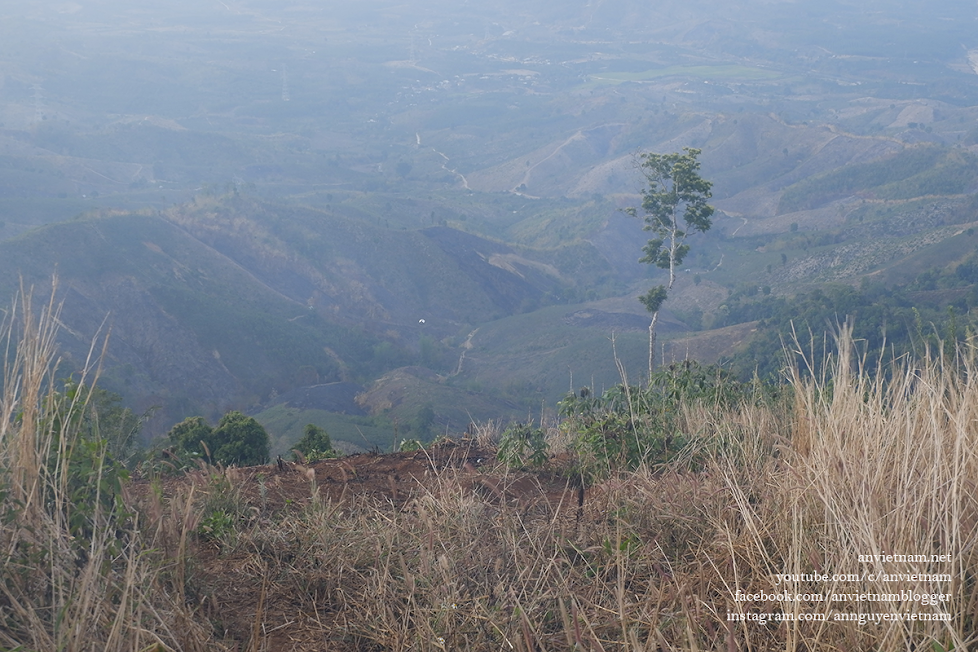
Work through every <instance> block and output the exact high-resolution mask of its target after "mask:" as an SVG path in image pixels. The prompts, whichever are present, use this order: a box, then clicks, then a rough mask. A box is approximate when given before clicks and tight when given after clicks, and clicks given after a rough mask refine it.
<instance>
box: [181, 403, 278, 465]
mask: <svg viewBox="0 0 978 652" xmlns="http://www.w3.org/2000/svg"><path fill="white" fill-rule="evenodd" d="M168 436H169V438H170V441H171V442H172V444H173V446H174V448H175V449H176V452H177V454H178V455H179V456H180V457H181V458H183V461H184V462H185V463H186V462H187V461H188V460H192V459H194V458H201V459H204V460H206V461H207V462H210V463H212V464H218V463H219V464H234V465H237V466H253V465H256V464H264V463H265V462H267V461H268V433H267V432H265V429H264V428H263V427H262V425H261V424H260V423H258V422H257V421H255V420H254V419H253V418H252V417H249V416H246V415H244V414H242V413H241V412H237V411H234V412H228V413H227V414H225V415H224V416H223V417H221V421H220V423H218V424H217V428H211V427H210V426H209V425H208V424H207V422H206V421H205V420H204V419H203V417H188V418H186V419H184V420H183V421H181V422H180V423H178V424H177V425H175V426H174V427H173V428H172V429H171V430H170V432H169V435H168Z"/></svg>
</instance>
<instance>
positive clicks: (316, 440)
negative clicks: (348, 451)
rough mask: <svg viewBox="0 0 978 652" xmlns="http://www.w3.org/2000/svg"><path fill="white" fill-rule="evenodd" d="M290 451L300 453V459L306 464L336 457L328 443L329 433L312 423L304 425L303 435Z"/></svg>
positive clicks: (331, 445) (330, 442)
mask: <svg viewBox="0 0 978 652" xmlns="http://www.w3.org/2000/svg"><path fill="white" fill-rule="evenodd" d="M292 449H293V450H296V451H299V452H300V453H302V457H303V458H305V460H306V461H307V462H315V461H316V460H325V459H329V458H331V457H336V456H337V455H336V451H334V450H333V442H332V441H330V438H329V433H327V432H326V431H325V430H324V429H323V428H320V427H319V426H317V425H314V424H312V423H307V424H306V428H305V434H304V435H303V436H302V439H300V440H299V441H298V442H297V443H296V445H295V446H293V447H292Z"/></svg>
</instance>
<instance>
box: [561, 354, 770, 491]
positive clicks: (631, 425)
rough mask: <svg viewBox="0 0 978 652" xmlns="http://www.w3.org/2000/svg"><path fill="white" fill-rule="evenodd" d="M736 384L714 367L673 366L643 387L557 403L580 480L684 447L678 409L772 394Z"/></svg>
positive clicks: (687, 435)
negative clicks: (568, 436)
mask: <svg viewBox="0 0 978 652" xmlns="http://www.w3.org/2000/svg"><path fill="white" fill-rule="evenodd" d="M762 389H765V390H766V393H767V394H768V396H765V395H764V393H765V392H758V383H755V382H751V383H741V382H739V381H737V380H736V379H734V378H733V377H732V376H731V375H730V373H729V372H727V371H725V370H724V369H722V368H720V367H717V366H715V365H713V366H709V367H704V366H702V365H700V364H699V363H697V362H696V361H692V360H687V361H684V362H680V363H674V364H671V365H669V366H668V367H665V368H663V369H660V370H659V371H656V372H655V373H654V374H653V376H652V379H651V382H649V384H648V385H647V386H644V387H632V386H625V385H617V386H615V387H613V388H611V389H609V390H608V391H606V392H605V393H604V394H602V395H601V396H593V395H591V394H590V392H588V391H587V390H582V391H581V394H580V395H579V396H578V395H576V394H570V395H568V396H567V397H566V398H565V399H564V400H563V401H561V403H560V414H561V416H562V418H563V424H562V427H563V428H564V429H565V430H567V431H568V432H570V433H571V434H572V435H573V438H574V442H575V443H574V448H575V451H576V453H577V455H578V458H579V459H578V464H579V470H580V473H581V475H582V476H583V477H585V478H587V479H595V478H599V477H606V476H608V475H609V474H611V473H612V472H615V471H619V470H633V469H637V468H639V467H642V466H648V467H655V466H658V465H662V464H665V463H668V462H670V461H672V460H673V459H674V458H675V457H676V456H677V455H678V454H679V453H680V452H681V451H682V450H683V449H684V447H685V446H686V445H687V444H688V443H689V441H690V440H691V437H692V435H693V434H694V433H691V432H689V429H688V427H687V424H686V421H685V418H684V413H683V407H684V406H688V405H691V404H696V403H700V404H706V405H710V406H714V407H723V408H733V407H736V406H737V405H739V404H741V403H744V402H745V401H750V400H756V399H758V398H761V399H766V398H769V397H770V395H776V394H777V393H778V389H777V388H776V387H774V386H773V385H771V386H767V387H762Z"/></svg>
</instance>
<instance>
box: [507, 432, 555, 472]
mask: <svg viewBox="0 0 978 652" xmlns="http://www.w3.org/2000/svg"><path fill="white" fill-rule="evenodd" d="M496 458H497V459H498V460H499V461H500V462H502V463H503V464H505V465H506V466H508V467H510V468H526V467H533V468H540V467H541V466H543V465H544V464H546V462H547V440H546V439H545V438H544V435H543V430H540V429H539V428H531V427H530V426H528V425H526V424H523V423H520V424H517V425H515V426H513V427H512V428H509V429H507V430H506V432H504V433H503V436H502V438H501V439H500V440H499V450H498V451H497V453H496Z"/></svg>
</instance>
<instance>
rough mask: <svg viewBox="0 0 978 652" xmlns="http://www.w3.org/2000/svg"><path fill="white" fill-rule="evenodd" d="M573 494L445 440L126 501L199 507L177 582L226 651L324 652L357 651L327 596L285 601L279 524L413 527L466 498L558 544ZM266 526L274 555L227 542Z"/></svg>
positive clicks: (149, 490) (161, 485) (145, 490)
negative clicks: (364, 517)
mask: <svg viewBox="0 0 978 652" xmlns="http://www.w3.org/2000/svg"><path fill="white" fill-rule="evenodd" d="M554 468H559V463H558V465H557V466H556V467H554ZM579 484H580V483H579V482H575V481H574V480H573V479H571V478H570V477H569V476H568V474H566V473H561V472H560V471H559V470H552V471H548V472H536V473H523V472H512V471H509V470H508V469H507V468H506V467H505V466H503V465H501V464H499V463H498V462H497V460H496V454H495V447H494V446H492V445H491V444H490V443H489V442H488V441H485V440H483V441H482V442H481V443H480V442H479V441H476V440H474V439H460V440H450V439H446V440H442V441H441V442H440V443H438V444H436V445H434V446H432V447H431V448H429V449H427V450H418V451H411V452H401V453H393V454H387V455H379V454H372V453H365V454H357V455H351V456H348V457H343V458H337V459H329V460H320V461H317V462H313V463H310V464H300V463H296V462H286V461H278V462H273V463H272V464H269V465H265V466H255V467H246V468H230V469H218V468H215V467H208V468H204V469H200V470H197V471H195V472H192V473H189V474H187V475H185V476H180V477H171V478H167V479H165V480H163V481H158V483H156V484H154V483H151V482H150V481H148V480H137V481H136V482H135V483H134V484H133V486H132V490H133V493H134V495H135V497H136V502H137V504H139V505H141V507H142V509H145V510H146V511H147V512H148V513H150V514H152V513H154V512H156V513H157V514H159V513H161V512H160V510H161V508H162V506H163V504H171V505H172V504H174V501H175V502H176V504H180V501H181V496H183V497H187V496H196V501H197V502H196V503H195V504H197V505H202V506H203V509H202V511H201V513H200V514H199V515H198V516H197V519H198V520H197V522H196V524H195V527H196V531H197V532H198V533H199V534H200V536H199V537H195V538H194V540H192V541H191V543H190V544H189V545H190V547H191V550H190V551H189V553H190V557H191V558H192V559H193V560H194V561H193V573H194V578H193V579H192V580H188V581H189V582H190V583H191V584H192V585H194V586H197V587H200V594H199V595H198V596H197V600H196V602H197V605H196V606H197V609H198V615H201V616H205V617H206V618H207V619H209V620H210V621H211V622H212V623H213V624H214V626H215V630H216V632H217V633H218V634H221V633H223V638H224V639H225V642H226V643H228V644H229V645H230V646H231V648H232V649H235V648H234V646H235V645H240V644H244V643H245V642H247V641H251V644H250V647H249V648H247V649H264V650H321V649H330V650H334V649H364V648H362V647H361V645H362V644H363V641H361V640H360V639H359V638H358V637H356V636H351V633H350V628H349V627H348V623H346V622H345V618H347V617H348V616H349V613H348V611H345V610H341V609H336V608H335V605H332V604H331V598H330V597H329V596H321V597H322V599H321V600H310V597H311V594H310V592H299V591H294V590H291V587H290V583H289V582H282V581H281V579H282V578H281V575H282V573H283V568H282V566H279V567H278V568H277V570H270V568H269V567H270V566H272V567H274V566H276V564H275V563H274V562H273V563H271V564H269V562H268V559H269V558H271V559H274V560H276V561H279V562H281V561H282V560H283V559H286V560H289V561H291V557H292V556H293V555H295V554H296V553H297V552H298V551H297V549H296V548H297V547H298V548H301V547H303V543H302V542H301V541H300V540H296V539H294V538H293V539H286V538H285V536H284V533H285V532H290V531H291V527H290V526H289V525H287V524H288V523H290V522H297V521H304V520H305V515H306V514H308V513H309V512H314V511H319V510H323V511H325V512H333V513H336V512H339V514H340V515H342V514H343V513H344V512H346V513H347V514H349V515H351V516H352V515H353V514H355V513H358V512H363V510H367V511H368V512H369V513H370V515H371V516H372V517H373V518H376V519H379V520H381V521H383V520H385V519H392V520H395V519H398V518H403V517H405V516H407V517H408V518H412V517H417V516H418V515H419V514H420V513H422V512H423V511H424V507H422V504H423V503H425V502H426V501H427V502H430V500H431V499H440V498H444V496H445V494H446V493H449V494H455V495H457V496H460V497H463V498H464V497H465V496H471V497H472V498H474V499H475V500H477V501H478V502H479V503H480V504H484V505H485V506H486V507H487V509H490V510H494V511H495V512H496V515H497V516H498V514H499V513H500V512H504V511H507V510H513V511H514V513H518V514H519V515H520V518H521V519H525V520H526V521H527V522H529V521H538V522H539V521H542V522H544V523H546V522H550V521H552V522H558V521H559V522H560V523H561V524H562V525H561V528H562V529H566V531H567V533H568V534H569V533H570V532H571V531H572V530H573V529H575V528H576V527H577V526H578V525H579V524H580V522H581V521H582V519H587V518H593V516H594V515H593V514H591V512H593V510H591V509H590V508H589V507H588V508H587V509H586V508H585V505H584V493H585V492H584V490H583V489H581V488H580V487H579ZM597 493H598V494H600V493H601V492H600V490H599V491H597ZM161 499H162V500H161ZM191 501H192V502H193V499H192V498H191ZM602 511H603V510H598V515H600V513H602ZM215 514H217V515H218V516H215ZM225 516H226V517H227V519H228V520H224V519H225ZM487 516H488V515H487ZM239 519H240V521H239ZM161 520H162V519H161ZM232 520H233V522H232ZM242 522H243V523H244V526H242V525H241V523H242ZM276 523H279V524H280V525H281V531H282V532H283V538H282V539H281V540H280V541H279V542H277V544H276V545H279V546H281V548H279V549H275V550H257V551H256V549H255V548H254V547H253V546H252V545H248V544H250V543H252V542H251V541H246V540H249V539H250V536H242V535H240V534H239V533H236V530H238V529H241V530H251V534H254V533H255V532H256V531H258V530H260V529H267V528H269V527H270V526H271V527H270V529H275V524H276ZM256 552H257V553H258V554H257V555H256ZM263 558H264V559H263ZM256 564H257V566H256ZM285 566H291V564H289V563H286V564H285ZM261 568H263V569H264V570H263V571H262V572H255V571H258V570H259V569H261ZM333 589H334V590H335V589H340V590H342V587H333ZM312 594H314V595H317V596H319V593H318V592H312ZM259 621H260V622H261V628H260V632H256V631H255V629H254V627H255V624H256V623H257V622H259ZM354 629H355V628H354ZM256 633H257V634H259V638H260V642H259V641H258V640H256V639H255V635H256ZM235 641H237V643H235ZM324 644H325V645H326V646H327V647H326V648H324V647H322V646H323V645H324ZM256 645H258V646H260V647H255V646H256Z"/></svg>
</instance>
